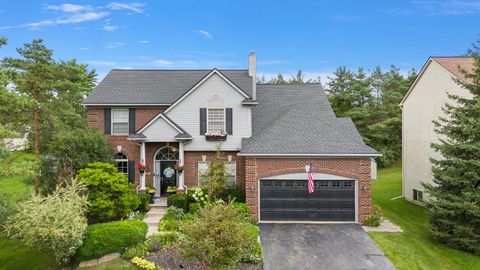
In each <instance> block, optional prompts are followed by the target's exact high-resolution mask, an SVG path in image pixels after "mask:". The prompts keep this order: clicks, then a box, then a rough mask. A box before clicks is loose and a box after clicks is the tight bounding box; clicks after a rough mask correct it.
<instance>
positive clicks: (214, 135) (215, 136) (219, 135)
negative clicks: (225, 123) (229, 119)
mask: <svg viewBox="0 0 480 270" xmlns="http://www.w3.org/2000/svg"><path fill="white" fill-rule="evenodd" d="M227 135H228V134H227V133H226V132H225V131H223V130H222V131H220V132H207V133H205V138H206V139H207V141H225V140H226V139H227Z"/></svg>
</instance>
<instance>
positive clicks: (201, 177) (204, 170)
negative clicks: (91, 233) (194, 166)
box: [198, 161, 208, 187]
mask: <svg viewBox="0 0 480 270" xmlns="http://www.w3.org/2000/svg"><path fill="white" fill-rule="evenodd" d="M198 186H199V187H206V186H208V162H206V161H199V162H198Z"/></svg>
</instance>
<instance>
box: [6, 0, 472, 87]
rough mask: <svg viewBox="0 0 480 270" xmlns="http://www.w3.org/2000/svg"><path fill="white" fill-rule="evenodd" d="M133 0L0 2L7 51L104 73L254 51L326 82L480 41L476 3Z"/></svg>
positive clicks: (281, 67)
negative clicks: (22, 50)
mask: <svg viewBox="0 0 480 270" xmlns="http://www.w3.org/2000/svg"><path fill="white" fill-rule="evenodd" d="M133 1H135V2H133ZM133 1H128V0H127V1H48V0H44V1H12V0H8V1H6V0H0V37H2V36H3V37H6V38H7V39H8V45H7V46H4V47H2V48H1V49H0V57H4V56H17V53H16V51H15V49H16V48H17V47H21V46H22V44H24V43H26V42H30V41H32V40H33V39H36V38H41V39H43V40H44V42H45V44H46V46H47V47H48V48H50V49H52V50H53V51H54V57H55V58H56V59H63V60H68V59H72V58H76V59H77V60H78V61H79V62H80V63H84V64H88V66H89V67H91V68H94V69H96V70H97V73H98V79H99V80H101V79H102V78H103V77H104V76H105V75H106V74H107V73H108V72H109V71H110V70H111V69H113V68H123V69H211V68H214V67H217V68H219V69H245V68H247V65H248V53H249V52H250V51H255V53H256V55H257V73H258V74H259V76H262V75H265V76H266V77H267V78H269V77H271V76H274V75H275V74H277V73H279V72H281V73H283V74H284V75H286V76H290V75H291V74H293V73H295V71H296V70H298V69H302V71H303V72H304V73H305V75H306V77H307V78H316V77H317V76H320V77H321V78H322V81H325V80H327V77H328V76H331V74H332V73H333V72H334V71H335V69H336V68H337V67H339V66H346V67H348V68H350V69H352V70H355V69H358V68H359V67H363V68H365V69H366V70H371V69H373V68H375V67H376V66H380V67H382V68H384V69H387V68H389V67H390V66H391V65H395V66H397V67H398V68H400V70H401V72H403V73H407V72H408V71H409V70H410V69H412V68H414V69H416V70H419V69H420V68H421V67H422V66H423V64H424V63H425V61H426V60H427V58H428V57H429V56H457V55H462V54H464V53H465V52H466V51H467V49H468V48H470V47H471V43H472V42H474V41H476V40H478V39H479V38H480V28H479V27H478V26H479V25H480V1H476V0H471V1H465V0H445V1H436V0H413V1H408V0H405V1H327V0H324V1H283V0H274V1H270V0H265V1H247V0H242V1H235V0H228V1H227V0H224V1H198V0H192V1H183V0H176V1H172V0H169V1H163V0H162V1H140V0H139V1H136V0H133Z"/></svg>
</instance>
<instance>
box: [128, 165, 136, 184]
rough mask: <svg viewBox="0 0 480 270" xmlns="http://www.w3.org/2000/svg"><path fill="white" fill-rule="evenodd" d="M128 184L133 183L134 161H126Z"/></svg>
mask: <svg viewBox="0 0 480 270" xmlns="http://www.w3.org/2000/svg"><path fill="white" fill-rule="evenodd" d="M128 182H129V183H135V160H129V161H128Z"/></svg>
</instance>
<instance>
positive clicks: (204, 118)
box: [200, 108, 207, 135]
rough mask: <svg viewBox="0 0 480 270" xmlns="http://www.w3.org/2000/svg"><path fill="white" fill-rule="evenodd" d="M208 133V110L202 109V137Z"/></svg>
mask: <svg viewBox="0 0 480 270" xmlns="http://www.w3.org/2000/svg"><path fill="white" fill-rule="evenodd" d="M205 133H207V108H200V135H205Z"/></svg>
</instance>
